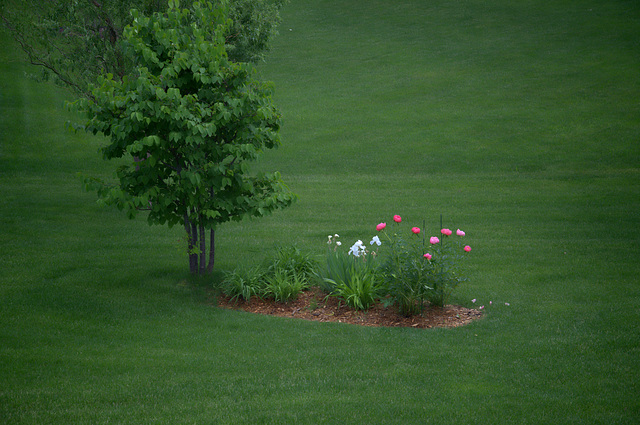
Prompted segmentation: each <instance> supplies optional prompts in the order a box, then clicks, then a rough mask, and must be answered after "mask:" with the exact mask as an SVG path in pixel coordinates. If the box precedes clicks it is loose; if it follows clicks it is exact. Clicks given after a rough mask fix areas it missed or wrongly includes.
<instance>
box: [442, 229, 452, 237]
mask: <svg viewBox="0 0 640 425" xmlns="http://www.w3.org/2000/svg"><path fill="white" fill-rule="evenodd" d="M440 233H442V234H443V235H445V236H451V233H452V232H451V230H449V229H442V230H440Z"/></svg>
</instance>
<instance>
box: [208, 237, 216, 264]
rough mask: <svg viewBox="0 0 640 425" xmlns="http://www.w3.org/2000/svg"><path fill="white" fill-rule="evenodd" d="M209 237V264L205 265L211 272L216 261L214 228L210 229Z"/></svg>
mask: <svg viewBox="0 0 640 425" xmlns="http://www.w3.org/2000/svg"><path fill="white" fill-rule="evenodd" d="M209 237H210V238H211V241H210V244H211V246H210V247H209V265H208V266H207V272H208V273H211V272H212V271H213V265H214V264H215V262H216V260H215V257H216V231H215V230H214V229H211V234H210V236H209Z"/></svg>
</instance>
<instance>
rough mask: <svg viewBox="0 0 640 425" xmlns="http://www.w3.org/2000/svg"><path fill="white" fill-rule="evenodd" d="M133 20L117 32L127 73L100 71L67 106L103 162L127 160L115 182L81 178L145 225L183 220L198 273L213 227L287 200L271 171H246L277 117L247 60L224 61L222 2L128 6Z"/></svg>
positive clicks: (273, 133) (271, 142)
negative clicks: (150, 10)
mask: <svg viewBox="0 0 640 425" xmlns="http://www.w3.org/2000/svg"><path fill="white" fill-rule="evenodd" d="M132 17H133V20H132V23H131V26H129V27H127V28H126V29H125V30H124V32H123V35H122V38H123V39H122V41H123V44H122V46H123V49H122V56H123V60H124V61H130V62H131V63H132V64H133V65H134V66H133V67H132V68H131V71H130V72H127V73H125V74H124V75H122V76H119V77H116V76H114V75H113V74H110V73H109V74H105V75H103V76H101V77H99V79H98V81H99V83H98V84H97V85H96V86H95V87H94V88H93V90H92V91H91V96H89V97H87V98H82V99H80V100H79V101H77V102H76V103H75V106H76V107H77V108H78V109H80V110H81V111H84V112H85V113H87V116H88V122H87V123H86V129H87V130H88V131H91V132H93V133H102V134H104V135H105V136H107V138H108V140H109V143H108V144H107V145H106V146H105V147H104V148H103V150H102V152H103V155H104V157H105V159H114V158H125V159H126V160H127V161H125V162H126V165H122V166H120V168H118V170H117V177H118V183H117V184H115V185H112V184H108V183H107V182H103V181H100V180H98V179H95V178H86V179H85V184H86V185H87V187H89V188H91V189H95V190H97V192H98V195H99V197H100V199H101V200H103V201H104V202H106V203H108V204H114V205H116V206H117V207H118V208H120V209H122V210H124V211H126V213H127V214H128V215H129V216H130V217H134V216H135V215H136V214H137V213H138V212H139V211H142V210H144V211H148V222H149V224H168V225H169V226H173V225H176V224H179V225H182V226H184V228H185V231H186V234H187V236H188V252H189V265H190V270H191V272H193V273H204V272H206V271H207V270H209V271H210V270H211V269H212V268H213V264H214V260H215V257H214V256H215V230H216V227H217V226H218V225H220V224H222V223H225V222H227V221H230V220H240V219H241V218H243V217H245V216H263V215H265V214H269V213H270V212H272V211H274V210H276V209H278V208H282V207H285V206H287V205H289V204H291V203H292V202H293V201H294V199H295V196H294V195H293V194H292V193H291V192H290V191H289V190H288V189H287V187H286V186H285V184H284V183H283V182H282V180H281V179H280V176H279V174H278V173H271V174H259V175H252V174H250V170H249V164H250V163H251V162H252V161H254V160H256V159H257V158H258V156H259V155H260V153H261V152H262V151H263V150H264V149H271V148H275V147H277V146H278V145H279V143H280V140H279V135H278V130H279V127H280V115H279V113H278V111H277V110H276V108H275V107H274V105H273V102H272V97H271V89H272V88H271V86H270V85H268V84H266V83H263V82H261V81H259V80H258V79H257V77H256V73H255V70H254V69H253V67H252V66H251V65H250V64H247V63H244V62H235V61H233V60H231V59H230V58H229V55H228V53H227V40H228V36H229V31H232V28H233V25H232V23H231V21H230V20H229V19H228V10H227V9H226V8H224V7H222V6H214V5H212V4H211V3H210V2H202V3H198V2H196V3H194V4H193V7H192V8H190V9H181V8H180V7H179V2H178V1H177V0H175V1H174V0H169V8H168V10H167V11H166V12H164V13H154V14H153V15H151V16H145V15H144V14H143V13H140V12H139V11H135V10H134V11H132ZM134 158H139V160H137V161H136V160H134ZM207 233H208V235H209V238H210V241H209V244H210V245H209V254H208V255H207V246H206V236H207ZM207 260H208V261H207Z"/></svg>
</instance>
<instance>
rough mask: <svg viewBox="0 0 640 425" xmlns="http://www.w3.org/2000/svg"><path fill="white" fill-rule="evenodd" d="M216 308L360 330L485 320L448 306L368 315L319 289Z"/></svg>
mask: <svg viewBox="0 0 640 425" xmlns="http://www.w3.org/2000/svg"><path fill="white" fill-rule="evenodd" d="M217 305H218V307H221V308H226V309H233V310H243V311H247V312H250V313H257V314H267V315H271V316H280V317H291V318H295V319H304V320H313V321H317V322H340V323H350V324H353V325H361V326H389V327H412V328H442V327H446V328H453V327H456V326H462V325H466V324H468V323H471V322H472V321H473V320H477V319H479V318H481V317H482V312H481V311H479V310H475V309H469V308H465V307H460V306H455V305H447V306H445V307H432V306H427V307H425V309H424V311H423V312H422V314H420V315H415V316H412V317H404V316H402V315H400V314H398V312H397V310H396V309H395V308H392V307H389V308H384V307H383V306H382V305H381V304H376V305H375V306H373V307H372V308H371V309H369V310H367V311H355V310H353V309H351V308H349V307H347V306H345V305H344V303H340V300H339V299H338V298H336V297H327V295H326V294H325V293H323V292H321V291H320V290H319V289H317V288H312V289H310V290H308V291H305V292H303V293H301V294H300V295H298V298H297V299H296V300H294V301H291V302H289V303H277V302H274V301H271V300H262V299H260V298H257V297H252V298H251V300H250V301H249V302H245V301H238V302H232V301H230V300H229V298H228V297H225V296H219V297H218V299H217Z"/></svg>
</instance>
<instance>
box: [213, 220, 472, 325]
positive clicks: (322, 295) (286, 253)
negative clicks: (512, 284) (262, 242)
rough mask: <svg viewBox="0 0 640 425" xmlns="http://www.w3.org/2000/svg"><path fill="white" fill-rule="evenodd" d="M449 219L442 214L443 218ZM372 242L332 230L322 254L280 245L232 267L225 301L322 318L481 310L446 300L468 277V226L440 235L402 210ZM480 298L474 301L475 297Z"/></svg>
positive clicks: (422, 317)
mask: <svg viewBox="0 0 640 425" xmlns="http://www.w3.org/2000/svg"><path fill="white" fill-rule="evenodd" d="M441 221H442V219H441ZM375 231H376V232H377V234H374V236H372V237H371V240H370V241H369V242H368V244H366V243H364V242H363V241H362V240H357V241H355V242H354V243H353V244H352V245H351V246H350V248H348V249H347V248H346V246H348V244H343V242H342V240H341V238H340V235H339V234H337V233H335V234H332V235H328V237H327V241H326V245H327V247H326V254H325V256H324V258H323V259H322V260H319V261H318V260H316V259H315V258H314V257H313V256H312V255H311V254H309V253H305V252H303V251H301V250H300V249H299V248H297V247H295V246H288V247H280V248H278V249H277V250H276V252H275V254H274V255H273V256H272V257H270V258H268V259H267V260H265V261H264V262H263V264H261V265H258V266H254V267H251V268H247V269H236V270H234V271H232V272H226V273H225V278H224V280H223V281H222V283H221V285H220V288H219V289H220V290H221V292H222V296H221V297H220V299H219V300H218V302H219V303H221V304H222V305H223V306H226V307H227V308H241V309H243V310H245V311H251V312H255V313H263V314H271V315H279V316H289V317H296V318H303V319H307V320H318V321H338V322H347V323H355V324H364V325H372V326H411V327H421V328H430V327H436V326H448V327H452V326H459V325H461V324H465V323H469V322H470V321H471V320H473V319H474V318H478V317H480V316H481V310H482V308H480V309H478V310H475V309H469V308H464V307H460V306H450V305H447V303H448V302H449V299H450V297H451V295H452V294H453V292H454V290H455V289H456V288H457V287H458V285H460V284H461V283H463V282H465V281H466V278H465V277H464V270H463V267H462V262H463V261H464V257H465V255H469V253H470V252H471V246H470V245H468V244H466V238H465V237H466V233H465V232H464V231H463V230H460V229H457V230H456V231H455V234H454V232H453V231H452V230H451V229H448V228H444V227H442V224H441V226H440V231H439V232H438V233H439V234H438V235H437V236H429V237H427V233H426V231H425V228H424V224H423V227H422V229H421V228H420V227H417V226H413V227H411V226H406V225H405V224H404V223H403V221H402V217H401V216H400V215H394V216H393V222H392V223H391V224H390V225H389V226H387V223H386V222H381V223H379V224H378V225H377V226H375ZM474 301H475V300H474Z"/></svg>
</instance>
